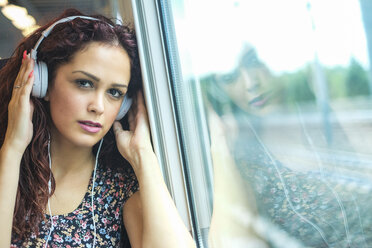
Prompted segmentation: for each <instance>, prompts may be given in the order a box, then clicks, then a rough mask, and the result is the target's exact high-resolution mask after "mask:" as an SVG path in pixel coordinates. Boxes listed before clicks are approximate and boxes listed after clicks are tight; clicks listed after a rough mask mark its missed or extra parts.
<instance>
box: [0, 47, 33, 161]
mask: <svg viewBox="0 0 372 248" xmlns="http://www.w3.org/2000/svg"><path fill="white" fill-rule="evenodd" d="M33 69H34V61H33V60H32V59H31V58H30V55H27V53H26V51H25V52H24V53H23V60H22V65H21V68H20V70H19V72H18V75H17V78H16V80H15V81H14V86H13V92H12V98H11V99H10V102H9V105H8V127H7V130H6V134H5V140H4V146H7V147H8V148H11V149H13V150H14V151H16V152H19V153H20V154H22V155H23V153H24V151H25V150H26V147H27V146H28V144H30V142H31V139H32V135H33V125H32V115H33V111H34V104H33V102H32V101H31V99H30V95H31V90H32V86H33V82H34V80H35V78H34V75H33Z"/></svg>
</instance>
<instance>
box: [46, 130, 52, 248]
mask: <svg viewBox="0 0 372 248" xmlns="http://www.w3.org/2000/svg"><path fill="white" fill-rule="evenodd" d="M48 158H49V168H50V176H49V181H48V188H49V194H50V193H51V192H52V180H51V179H52V158H51V156H50V135H49V139H48ZM48 209H49V216H50V225H51V227H50V230H49V234H48V237H47V239H46V240H45V246H44V248H47V246H48V242H49V238H50V235H51V234H52V232H53V230H54V225H53V215H52V210H51V208H50V201H49V197H48Z"/></svg>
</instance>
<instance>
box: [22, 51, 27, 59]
mask: <svg viewBox="0 0 372 248" xmlns="http://www.w3.org/2000/svg"><path fill="white" fill-rule="evenodd" d="M26 58H27V50H25V51H24V52H23V59H26Z"/></svg>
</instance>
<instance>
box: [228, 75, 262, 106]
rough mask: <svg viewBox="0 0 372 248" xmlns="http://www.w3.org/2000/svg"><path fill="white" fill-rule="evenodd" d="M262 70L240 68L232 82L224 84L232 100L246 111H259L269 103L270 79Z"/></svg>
mask: <svg viewBox="0 0 372 248" xmlns="http://www.w3.org/2000/svg"><path fill="white" fill-rule="evenodd" d="M265 73H266V72H265V70H263V69H262V68H250V69H246V68H240V70H239V71H238V75H237V77H236V78H235V80H233V81H232V82H230V83H228V84H223V89H224V90H225V91H226V93H227V94H228V95H229V97H230V100H231V101H233V102H234V103H235V104H237V105H238V106H239V107H241V108H242V109H244V110H247V111H250V112H256V111H259V110H260V109H261V108H263V107H264V106H265V105H266V103H267V100H268V99H267V97H268V94H267V93H268V91H269V89H268V84H267V83H268V82H267V81H268V79H267V75H265Z"/></svg>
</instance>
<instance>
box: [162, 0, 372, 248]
mask: <svg viewBox="0 0 372 248" xmlns="http://www.w3.org/2000/svg"><path fill="white" fill-rule="evenodd" d="M157 7H158V8H159V13H160V22H161V25H162V27H161V30H162V38H163V42H164V44H163V45H164V51H165V52H164V54H165V57H166V62H167V70H168V71H167V72H168V73H169V74H168V75H169V81H170V86H169V89H170V91H171V94H172V100H173V105H174V111H175V118H176V120H175V121H176V125H177V131H178V135H179V137H178V140H179V142H180V147H181V149H182V151H181V154H182V158H183V163H184V166H185V167H184V172H185V176H186V179H187V178H188V179H187V180H186V181H187V182H188V190H189V191H188V192H189V194H190V199H189V202H190V204H191V205H192V207H191V210H192V211H191V212H192V213H193V214H194V216H193V218H194V220H193V224H194V225H195V226H194V231H195V234H196V235H197V236H196V238H197V240H198V244H199V247H367V246H368V244H369V243H371V240H372V231H371V228H370V225H371V224H370V219H371V216H370V214H369V213H370V206H371V200H370V199H371V197H370V195H371V191H372V187H371V186H372V184H371V175H372V170H371V155H372V154H371V140H372V139H371V137H370V136H371V134H370V131H371V130H370V126H371V118H370V112H371V110H370V109H369V103H370V102H371V93H372V70H371V67H370V63H371V54H372V45H371V40H372V31H371V30H372V26H371V21H370V20H371V18H372V15H371V13H372V9H371V8H372V6H371V4H370V3H369V2H368V1H365V0H361V1H358V0H350V1H341V2H340V1H335V0H332V1H326V2H325V1H318V0H307V1H305V0H304V1H293V0H285V1H268V0H264V1H241V0H234V1H230V0H220V1H212V0H205V1H196V0H187V1H182V0H177V1H176V0H171V1H161V0H160V1H157ZM368 54H369V55H368Z"/></svg>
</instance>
